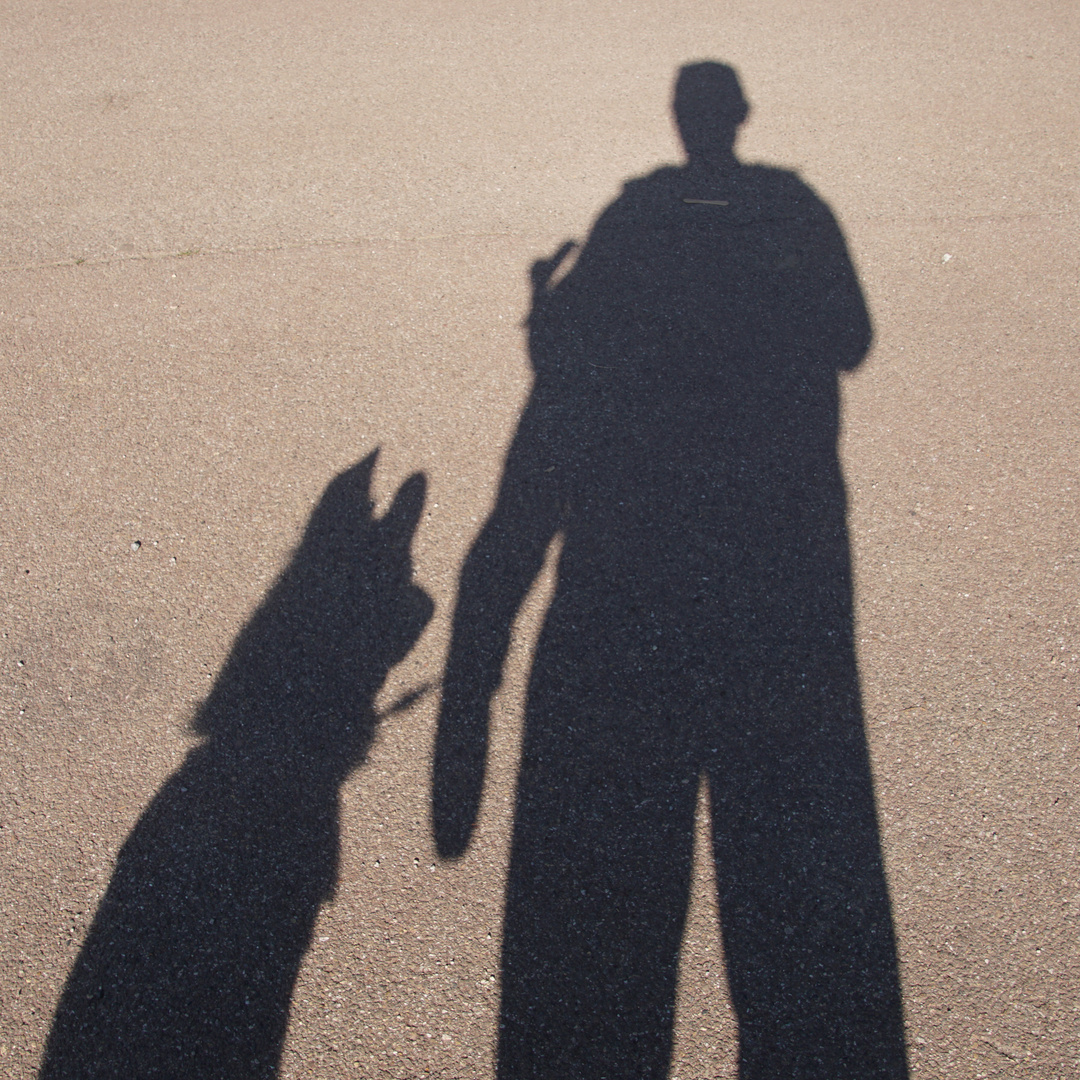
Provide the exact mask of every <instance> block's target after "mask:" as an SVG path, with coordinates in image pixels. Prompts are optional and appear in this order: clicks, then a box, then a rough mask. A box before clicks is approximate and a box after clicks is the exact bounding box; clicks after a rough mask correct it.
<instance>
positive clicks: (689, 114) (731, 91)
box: [672, 60, 750, 166]
mask: <svg viewBox="0 0 1080 1080" xmlns="http://www.w3.org/2000/svg"><path fill="white" fill-rule="evenodd" d="M672 112H673V113H674V116H675V125H676V127H677V128H678V130H679V136H680V138H681V139H682V144H683V148H684V149H685V150H686V156H687V158H688V159H689V162H690V164H691V165H705V166H707V165H710V164H713V163H715V162H717V161H723V160H726V159H730V158H731V157H732V155H733V154H734V149H735V137H736V135H737V133H738V130H739V127H740V126H741V125H742V124H743V123H745V121H746V119H747V117H748V116H749V115H750V104H749V102H747V100H746V97H745V95H744V94H743V90H742V85H741V83H740V82H739V76H738V75H737V74H736V72H735V69H734V68H732V67H729V66H728V65H727V64H718V63H716V62H715V61H713V60H705V61H701V62H699V63H696V64H686V65H685V66H684V67H682V68H680V69H679V74H678V77H677V78H676V80H675V95H674V99H673V101H672Z"/></svg>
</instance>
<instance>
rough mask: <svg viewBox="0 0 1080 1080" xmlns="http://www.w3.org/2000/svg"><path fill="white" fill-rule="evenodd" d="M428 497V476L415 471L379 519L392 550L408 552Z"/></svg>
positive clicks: (381, 529) (384, 539) (381, 528)
mask: <svg viewBox="0 0 1080 1080" xmlns="http://www.w3.org/2000/svg"><path fill="white" fill-rule="evenodd" d="M426 498H427V477H426V476H424V474H423V473H413V474H412V476H410V477H409V478H408V479H407V480H406V481H405V482H404V483H403V484H402V485H401V487H400V488H398V490H397V494H396V495H395V496H394V501H393V502H392V503H391V504H390V509H389V510H387V511H386V513H385V514H384V515H383V516H382V518H381V519H380V521H379V531H380V532H381V533H382V538H383V541H384V542H385V543H386V544H387V546H388V547H389V548H391V550H395V551H399V552H401V551H405V552H407V551H408V549H409V546H410V545H411V544H412V540H413V537H414V536H415V535H416V529H417V527H418V526H419V524H420V516H421V515H422V514H423V512H424V502H425V500H426Z"/></svg>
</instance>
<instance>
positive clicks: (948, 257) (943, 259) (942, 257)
mask: <svg viewBox="0 0 1080 1080" xmlns="http://www.w3.org/2000/svg"><path fill="white" fill-rule="evenodd" d="M951 258H952V256H951V255H942V256H941V261H942V262H948V261H949V260H950V259H951Z"/></svg>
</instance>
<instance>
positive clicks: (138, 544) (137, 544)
mask: <svg viewBox="0 0 1080 1080" xmlns="http://www.w3.org/2000/svg"><path fill="white" fill-rule="evenodd" d="M141 547H142V541H141V540H132V542H131V550H132V551H138V550H139V548H141Z"/></svg>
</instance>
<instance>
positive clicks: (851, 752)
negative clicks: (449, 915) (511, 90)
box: [433, 63, 907, 1080]
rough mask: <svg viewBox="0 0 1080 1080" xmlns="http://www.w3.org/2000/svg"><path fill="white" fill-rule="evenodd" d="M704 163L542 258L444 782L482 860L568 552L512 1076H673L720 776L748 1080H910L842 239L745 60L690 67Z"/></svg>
mask: <svg viewBox="0 0 1080 1080" xmlns="http://www.w3.org/2000/svg"><path fill="white" fill-rule="evenodd" d="M674 111H675V117H676V121H677V124H678V127H679V131H680V133H681V135H682V139H683V142H684V145H685V148H686V152H687V158H688V160H687V163H686V164H685V165H684V166H683V167H681V168H674V167H670V168H662V169H660V170H658V171H657V172H655V173H653V174H652V175H650V176H647V177H645V178H642V179H637V180H632V181H630V182H629V183H628V184H627V185H626V186H625V189H624V191H623V193H622V195H621V196H620V197H619V198H618V199H617V200H616V201H615V202H614V203H613V204H612V205H611V206H609V207H608V208H607V210H605V211H604V213H603V214H602V215H601V216H600V218H599V220H598V221H597V223H596V225H595V227H594V228H593V231H592V234H591V235H590V237H589V240H588V242H587V244H586V245H585V247H584V249H583V250H582V251H581V252H580V256H579V258H578V259H577V262H576V264H574V265H573V267H572V268H571V269H570V270H569V271H568V272H565V273H564V275H563V276H562V277H561V278H560V276H559V275H560V272H561V271H563V270H564V269H565V267H564V263H565V262H566V261H568V259H567V257H568V255H569V254H570V248H571V246H572V245H567V246H566V247H564V248H563V249H562V250H561V251H560V252H559V253H558V254H557V255H556V256H555V257H554V258H553V259H550V260H544V261H541V262H538V263H537V264H536V265H535V266H534V268H533V284H534V301H533V307H532V312H531V314H530V316H529V321H528V328H529V345H530V352H531V359H532V363H533V365H534V368H535V384H534V388H533V391H532V395H531V398H530V400H529V402H528V403H527V405H526V408H525V410H524V413H523V415H522V418H521V422H520V426H519V428H518V431H517V434H516V437H515V439H514V442H513V445H512V447H511V449H510V451H509V455H508V458H507V462H506V466H505V471H504V475H503V478H502V485H501V489H500V491H499V496H498V500H497V504H496V506H495V509H494V511H493V512H492V514H491V517H490V519H489V520H488V521H487V523H486V524H485V526H484V528H483V530H482V532H481V534H480V536H479V537H478V539H477V541H476V543H475V545H474V547H473V549H472V550H471V552H470V554H469V556H468V558H467V560H466V563H465V566H464V569H463V573H462V579H461V588H460V593H459V599H458V604H457V609H456V612H455V616H454V627H453V638H452V644H451V649H450V655H449V660H448V665H447V672H446V678H445V685H444V694H443V705H442V710H441V715H440V722H439V729H438V736H437V742H436V754H435V763H434V779H433V825H434V832H435V838H436V842H437V844H438V847H439V850H440V852H441V854H442V855H443V856H444V857H447V858H454V857H457V856H460V855H461V854H462V853H463V852H464V851H465V849H466V847H467V845H468V843H469V839H470V836H471V832H472V829H473V825H474V822H475V819H476V814H477V809H478V805H479V801H480V795H481V790H482V786H483V773H484V760H485V755H486V745H487V722H488V712H489V706H490V702H491V698H492V695H493V693H494V691H495V689H496V687H497V685H498V682H499V679H500V673H501V667H502V663H503V660H504V657H505V655H506V650H507V645H508V640H509V634H510V628H511V624H512V622H513V619H514V616H515V614H516V612H517V610H518V608H519V606H520V604H521V603H522V601H523V598H524V596H525V594H526V592H527V591H528V589H529V587H530V586H531V584H532V583H533V581H534V580H535V577H536V575H537V573H538V572H539V569H540V567H541V565H542V562H543V559H544V556H545V553H546V551H547V550H548V547H549V544H550V542H551V541H552V539H553V537H555V536H556V535H558V534H561V535H562V537H563V547H562V553H561V556H560V559H559V565H558V580H557V585H556V590H555V595H554V599H553V601H552V604H551V607H550V609H549V612H548V614H547V618H546V622H545V625H544V628H543V632H542V634H541V638H540V642H539V645H538V648H537V653H536V657H535V662H534V666H533V670H532V674H531V679H530V685H529V693H528V703H527V708H526V718H525V735H524V745H523V753H522V760H521V766H520V775H519V779H518V790H517V801H516V810H515V819H514V829H513V840H512V847H511V858H510V869H509V881H508V885H507V897H506V917H505V924H504V940H503V956H502V1003H501V1017H500V1028H499V1049H498V1072H499V1076H500V1077H503V1078H514V1080H518V1078H525V1077H588V1078H599V1077H630V1076H633V1077H663V1076H665V1075H666V1074H667V1071H668V1068H669V1065H670V1057H671V1045H672V1028H673V1018H674V998H675V989H676V977H677V969H678V956H679V948H680V942H681V939H682V934H683V927H684V923H685V918H686V910H687V897H688V889H689V882H690V874H691V861H692V843H693V821H694V809H695V803H696V800H697V794H698V785H699V783H700V782H701V778H702V776H704V777H707V781H708V784H709V789H710V792H711V799H712V816H713V845H714V855H715V860H716V875H717V882H718V889H719V907H720V911H721V920H722V932H723V940H724V948H725V952H726V957H727V963H728V978H729V981H730V987H731V994H732V998H733V1001H734V1005H735V1009H736V1012H737V1015H738V1022H739V1069H740V1076H741V1077H743V1078H744V1080H777V1078H779V1077H784V1078H786V1080H794V1078H803V1077H815V1078H820V1080H841V1078H852V1080H855V1078H857V1080H869V1078H871V1077H889V1078H898V1077H903V1076H906V1074H907V1069H906V1064H905V1051H904V1043H903V1031H902V1012H901V999H900V990H899V982H898V975H897V963H896V953H895V945H894V939H893V930H892V923H891V915H890V906H889V900H888V893H887V888H886V883H885V878H884V872H883V866H882V859H881V853H880V847H879V840H878V830H877V821H876V811H875V803H874V794H873V787H872V779H871V774H870V767H869V761H868V757H867V749H866V742H865V736H864V732H863V722H862V713H861V703H860V694H859V681H858V672H857V669H856V661H855V650H854V641H853V624H852V586H851V570H850V558H849V552H848V543H847V534H846V523H845V513H846V506H845V491H844V485H843V480H842V477H841V473H840V468H839V463H838V459H837V451H836V439H837V430H838V423H839V392H838V373H839V372H840V371H843V370H850V369H852V368H854V367H855V366H856V365H857V364H858V363H859V362H860V361H861V359H862V358H863V356H864V355H865V353H866V350H867V348H868V347H869V344H870V340H871V329H870V322H869V318H868V315H867V312H866V309H865V306H864V303H863V300H862V296H861V292H860V289H859V285H858V282H857V280H856V276H855V273H854V270H853V268H852V266H851V263H850V260H849V258H848V255H847V251H846V248H845V244H844V241H843V238H842V236H841V233H840V230H839V228H838V227H837V225H836V223H835V221H834V220H833V218H832V215H831V214H830V212H829V210H828V209H827V207H826V206H825V205H824V204H823V203H822V202H821V200H820V199H818V198H817V196H816V195H815V194H814V193H813V192H812V191H811V190H810V189H809V188H808V187H807V186H806V185H805V184H804V183H802V182H801V181H800V180H799V179H798V178H797V177H796V176H795V175H794V174H792V173H790V172H784V171H781V170H778V169H772V168H766V167H763V166H757V165H745V164H742V163H741V162H740V161H739V160H738V159H737V158H736V156H735V152H734V143H735V136H736V132H737V129H738V127H739V125H740V124H741V123H742V122H743V120H744V119H745V118H746V116H747V113H748V106H747V104H746V102H745V100H744V97H743V94H742V91H741V89H740V86H739V83H738V79H737V76H736V74H735V72H734V71H733V70H732V69H731V68H729V67H727V66H724V65H720V64H716V63H699V64H693V65H690V66H687V67H685V68H683V69H682V70H681V71H680V73H679V77H678V81H677V84H676V89H675V99H674Z"/></svg>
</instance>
